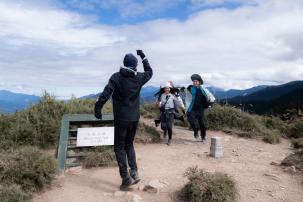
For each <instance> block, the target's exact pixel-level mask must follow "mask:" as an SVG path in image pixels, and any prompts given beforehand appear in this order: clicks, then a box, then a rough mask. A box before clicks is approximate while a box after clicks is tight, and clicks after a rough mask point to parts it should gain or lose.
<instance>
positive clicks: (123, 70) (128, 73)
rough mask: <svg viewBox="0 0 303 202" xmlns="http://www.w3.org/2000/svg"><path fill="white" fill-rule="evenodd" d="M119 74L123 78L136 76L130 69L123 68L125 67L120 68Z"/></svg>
mask: <svg viewBox="0 0 303 202" xmlns="http://www.w3.org/2000/svg"><path fill="white" fill-rule="evenodd" d="M120 73H121V74H122V75H123V76H125V77H134V76H136V75H137V72H136V71H134V70H133V69H131V68H128V67H125V66H122V67H121V68H120Z"/></svg>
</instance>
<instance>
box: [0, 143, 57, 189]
mask: <svg viewBox="0 0 303 202" xmlns="http://www.w3.org/2000/svg"><path fill="white" fill-rule="evenodd" d="M0 162H1V163H0V181H1V183H5V184H17V185H20V186H21V188H22V189H23V190H25V191H37V190H41V189H43V188H44V187H46V186H47V185H49V184H50V183H51V181H52V179H53V178H54V176H55V174H56V171H57V163H56V160H55V159H54V158H53V157H50V156H48V155H46V154H44V153H42V152H41V151H40V150H39V149H38V148H35V147H22V148H18V149H14V150H9V151H2V152H1V153H0Z"/></svg>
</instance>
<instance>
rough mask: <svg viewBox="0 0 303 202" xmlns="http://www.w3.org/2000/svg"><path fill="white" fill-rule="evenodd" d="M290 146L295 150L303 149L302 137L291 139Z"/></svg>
mask: <svg viewBox="0 0 303 202" xmlns="http://www.w3.org/2000/svg"><path fill="white" fill-rule="evenodd" d="M291 144H292V145H293V147H294V148H295V149H301V148H302V149H303V137H300V138H298V139H291Z"/></svg>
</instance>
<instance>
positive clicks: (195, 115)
mask: <svg viewBox="0 0 303 202" xmlns="http://www.w3.org/2000/svg"><path fill="white" fill-rule="evenodd" d="M187 117H188V121H189V123H190V126H191V128H192V129H193V130H194V132H195V134H197V133H198V131H199V128H198V127H197V125H196V120H197V122H198V124H199V127H200V130H201V138H202V139H205V137H206V127H205V124H204V110H201V111H191V112H189V113H187Z"/></svg>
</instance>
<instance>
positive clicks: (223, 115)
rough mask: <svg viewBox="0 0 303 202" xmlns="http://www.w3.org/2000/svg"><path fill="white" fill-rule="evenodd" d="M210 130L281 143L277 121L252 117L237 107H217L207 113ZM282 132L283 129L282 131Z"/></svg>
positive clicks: (206, 117)
mask: <svg viewBox="0 0 303 202" xmlns="http://www.w3.org/2000/svg"><path fill="white" fill-rule="evenodd" d="M205 120H206V125H207V128H208V129H211V130H222V131H225V132H227V133H232V134H237V135H239V136H241V137H246V138H258V137H262V138H263V140H264V141H265V142H268V143H271V144H275V143H279V142H280V136H281V134H280V130H277V129H276V128H275V127H276V126H278V125H279V123H280V122H279V121H278V120H277V119H271V118H269V117H267V118H264V117H260V116H257V115H251V114H248V113H246V112H243V111H241V110H240V109H237V108H235V107H230V106H220V105H215V106H214V107H213V108H212V109H210V110H207V111H206V113H205ZM281 130H282V129H281Z"/></svg>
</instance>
